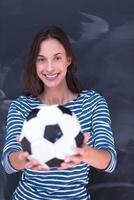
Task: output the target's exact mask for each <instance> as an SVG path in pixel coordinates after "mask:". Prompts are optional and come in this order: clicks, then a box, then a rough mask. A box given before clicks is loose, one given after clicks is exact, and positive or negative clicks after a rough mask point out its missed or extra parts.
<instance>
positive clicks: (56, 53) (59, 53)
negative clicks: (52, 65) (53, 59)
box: [37, 52, 62, 58]
mask: <svg viewBox="0 0 134 200" xmlns="http://www.w3.org/2000/svg"><path fill="white" fill-rule="evenodd" d="M57 55H62V53H60V52H59V53H56V54H54V56H57ZM37 57H43V58H44V57H45V56H43V55H40V54H38V55H37Z"/></svg>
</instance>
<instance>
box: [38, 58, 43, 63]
mask: <svg viewBox="0 0 134 200" xmlns="http://www.w3.org/2000/svg"><path fill="white" fill-rule="evenodd" d="M37 62H38V63H44V62H45V58H43V57H37Z"/></svg>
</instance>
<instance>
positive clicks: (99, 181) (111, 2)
mask: <svg viewBox="0 0 134 200" xmlns="http://www.w3.org/2000/svg"><path fill="white" fill-rule="evenodd" d="M49 24H55V25H59V26H61V27H62V28H63V29H64V30H65V31H66V32H67V34H68V35H69V37H70V40H71V42H72V46H73V49H74V52H75V54H76V58H77V63H78V75H79V78H80V80H81V82H82V84H83V87H84V88H92V89H95V90H97V91H98V92H100V93H101V94H102V95H104V96H105V98H106V99H107V102H108V104H109V109H110V112H111V117H112V121H113V132H114V137H115V143H116V149H117V152H118V164H117V168H116V170H115V171H114V173H112V174H106V173H98V172H96V171H95V170H92V173H91V175H90V183H89V185H88V189H89V190H90V192H91V196H92V200H107V199H109V200H113V199H114V200H126V199H127V200H133V196H134V170H133V169H134V90H133V88H134V1H133V0H127V1H126V0H101V1H99V0H72V1H71V0H70V1H65V0H3V1H2V0H1V2H0V154H1V151H2V148H3V141H4V136H5V123H6V115H7V110H8V107H9V105H10V103H11V101H12V100H13V99H15V98H16V97H17V96H18V95H20V94H22V93H23V89H22V86H21V81H20V77H21V73H22V70H23V67H24V65H25V62H26V57H27V54H28V51H29V47H30V45H31V41H32V39H33V37H34V35H35V34H36V32H37V31H38V30H39V29H40V28H42V27H43V26H45V25H49ZM19 176H20V174H14V175H7V174H5V173H4V170H3V169H2V166H1V165H0V200H9V199H10V198H11V194H12V191H13V190H14V187H15V186H16V184H17V181H18V179H19Z"/></svg>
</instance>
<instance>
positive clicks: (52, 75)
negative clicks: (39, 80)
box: [44, 73, 59, 81]
mask: <svg viewBox="0 0 134 200" xmlns="http://www.w3.org/2000/svg"><path fill="white" fill-rule="evenodd" d="M58 75H59V73H56V74H45V75H44V76H45V78H46V79H47V80H51V81H52V80H55V79H56V78H57V77H58Z"/></svg>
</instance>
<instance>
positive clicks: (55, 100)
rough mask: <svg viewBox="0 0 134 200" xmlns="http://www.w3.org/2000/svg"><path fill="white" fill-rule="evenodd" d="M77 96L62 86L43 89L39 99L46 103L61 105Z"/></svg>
mask: <svg viewBox="0 0 134 200" xmlns="http://www.w3.org/2000/svg"><path fill="white" fill-rule="evenodd" d="M77 96H78V94H75V93H72V92H71V91H70V90H69V89H68V88H64V89H62V90H59V89H57V90H55V89H54V90H53V89H51V90H50V89H49V90H47V89H45V91H44V93H42V94H41V95H40V97H39V99H40V100H41V101H42V102H43V103H45V104H47V105H52V104H59V105H63V104H66V103H68V102H69V101H71V100H73V99H75V98H76V97H77Z"/></svg>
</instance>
